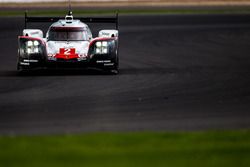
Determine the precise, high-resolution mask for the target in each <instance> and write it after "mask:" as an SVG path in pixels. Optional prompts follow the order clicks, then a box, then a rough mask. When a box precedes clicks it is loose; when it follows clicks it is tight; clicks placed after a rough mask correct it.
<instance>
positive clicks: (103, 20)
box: [24, 11, 118, 30]
mask: <svg viewBox="0 0 250 167" xmlns="http://www.w3.org/2000/svg"><path fill="white" fill-rule="evenodd" d="M60 19H65V17H34V16H28V12H27V11H26V12H25V23H24V26H25V29H27V25H28V23H40V22H56V21H58V20H60ZM74 19H77V20H81V21H82V22H84V23H114V24H115V26H116V29H117V30H118V12H116V15H115V17H74Z"/></svg>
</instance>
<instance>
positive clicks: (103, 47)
mask: <svg viewBox="0 0 250 167" xmlns="http://www.w3.org/2000/svg"><path fill="white" fill-rule="evenodd" d="M95 46H96V48H95V53H96V54H107V53H108V42H107V41H102V42H100V41H99V42H96V44H95Z"/></svg>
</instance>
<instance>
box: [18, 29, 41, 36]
mask: <svg viewBox="0 0 250 167" xmlns="http://www.w3.org/2000/svg"><path fill="white" fill-rule="evenodd" d="M23 36H29V37H33V38H43V32H42V30H39V29H24V30H23Z"/></svg>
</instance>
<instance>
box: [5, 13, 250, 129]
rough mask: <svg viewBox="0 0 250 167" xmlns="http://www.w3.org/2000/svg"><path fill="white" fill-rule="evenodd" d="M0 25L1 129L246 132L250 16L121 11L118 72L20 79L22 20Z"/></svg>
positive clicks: (249, 94) (249, 116)
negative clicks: (19, 58)
mask: <svg viewBox="0 0 250 167" xmlns="http://www.w3.org/2000/svg"><path fill="white" fill-rule="evenodd" d="M0 22H1V25H0V134H51V133H52V134H53V133H59V134H60V133H81V132H99V131H176V130H177V131H186V130H211V129H246V128H250V15H201V16H198V15H158V16H157V15H147V16H146V15H139V16H121V17H120V74H119V75H109V74H106V73H103V72H102V71H96V70H91V69H90V70H82V71H81V70H80V71H79V70H77V71H71V70H69V71H65V70H56V71H38V72H32V73H29V74H26V75H19V74H18V73H17V72H16V56H17V36H18V35H19V34H21V32H22V29H23V26H24V24H23V18H22V17H16V18H11V17H7V18H0ZM32 26H34V27H36V26H37V27H40V28H42V29H44V30H45V29H47V25H42V24H39V25H32ZM90 26H91V28H92V29H93V32H94V33H95V34H96V32H97V31H98V30H100V29H101V28H104V27H102V26H100V25H96V26H94V25H90ZM106 26H109V25H106Z"/></svg>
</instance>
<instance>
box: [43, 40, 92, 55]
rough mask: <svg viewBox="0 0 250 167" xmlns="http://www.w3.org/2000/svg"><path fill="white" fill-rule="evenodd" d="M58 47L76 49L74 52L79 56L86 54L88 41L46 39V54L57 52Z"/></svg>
mask: <svg viewBox="0 0 250 167" xmlns="http://www.w3.org/2000/svg"><path fill="white" fill-rule="evenodd" d="M60 48H65V49H72V48H75V49H76V54H78V55H79V56H84V57H85V56H87V54H88V48H89V41H48V42H47V54H48V55H49V56H54V55H56V54H58V53H59V50H60Z"/></svg>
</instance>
